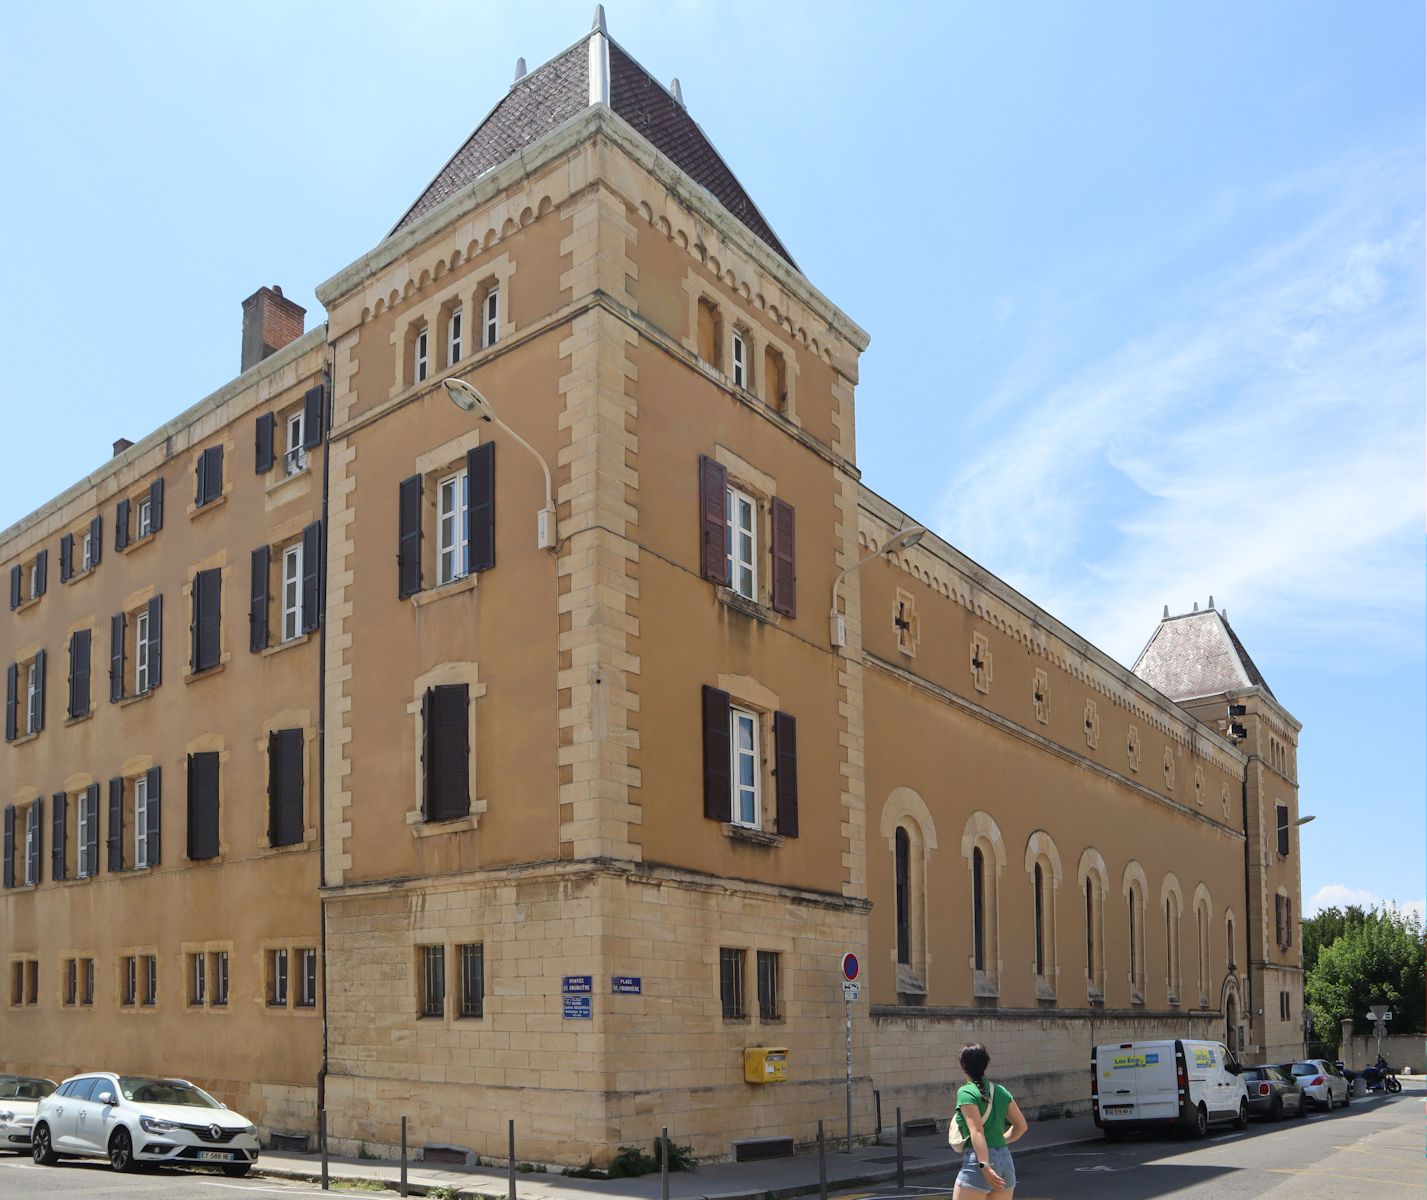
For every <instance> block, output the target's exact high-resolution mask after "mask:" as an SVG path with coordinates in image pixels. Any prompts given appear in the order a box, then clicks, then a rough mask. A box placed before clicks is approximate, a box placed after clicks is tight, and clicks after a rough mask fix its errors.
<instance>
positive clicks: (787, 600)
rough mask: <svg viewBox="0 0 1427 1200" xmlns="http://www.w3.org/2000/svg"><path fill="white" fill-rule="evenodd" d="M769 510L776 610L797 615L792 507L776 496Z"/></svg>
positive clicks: (796, 573)
mask: <svg viewBox="0 0 1427 1200" xmlns="http://www.w3.org/2000/svg"><path fill="white" fill-rule="evenodd" d="M769 513H770V515H771V517H772V521H773V611H774V612H780V613H782V614H783V615H784V616H788V617H796V616H797V615H798V569H797V556H796V553H795V550H794V541H793V528H794V520H793V506H792V505H791V504H789V503H788V502H787V501H786V500H780V499H778V497H777V496H774V497H773V500H772V503H771V504H770V506H769Z"/></svg>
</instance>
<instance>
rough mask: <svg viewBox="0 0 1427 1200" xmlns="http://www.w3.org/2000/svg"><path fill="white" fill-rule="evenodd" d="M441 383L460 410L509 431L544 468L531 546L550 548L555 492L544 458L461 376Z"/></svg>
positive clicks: (551, 548) (553, 546)
mask: <svg viewBox="0 0 1427 1200" xmlns="http://www.w3.org/2000/svg"><path fill="white" fill-rule="evenodd" d="M441 386H442V387H444V388H445V389H446V395H448V396H450V397H451V403H452V404H454V405H455V406H456V407H457V408H459V409H460V410H461V411H462V412H468V413H475V414H476V416H478V417H480V419H481V420H482V421H490V422H491V423H492V424H494V425H499V426H500V427H501V428H502V429H504V430H505V431H506V433H508V434H510V436H511V437H513V438H514V439H515V440H516V441H517V442H519V443H520V445H522V446H524V447H525V448H526V449H527V450H529V451H530V453H531V454H533V455H535V460H536V461H537V462H538V463H539V464H540V469H541V470H542V471H544V472H545V507H544V508H542V509H541V510H540V511H539V512H538V513H536V514H535V548H536V549H537V550H554V549H555V493H554V490H553V489H552V488H551V486H550V467H549V465H548V464H547V463H546V462H545V459H544V457H543V456H542V455H541V453H540V451H539V450H537V449H536V448H535V447H534V446H532V445H531V444H530V443H529V442H527V441H526V440H525V439H524V438H523V437H521V436H520V434H518V433H516V432H515V430H514V429H512V428H511V427H510V426H509V425H507V424H506V423H505V422H504V421H502V420H501V419H500V418H499V417H498V416H496V415H495V409H493V408H492V407H491V402H490V401H489V400H487V399H486V398H485V397H484V396H482V395H481V393H480V392H478V391H476V389H475V388H473V387H472V386H471V385H470V384H469V383H467V382H466V381H465V380H464V379H447V380H445V381H444V382H443V383H442V385H441Z"/></svg>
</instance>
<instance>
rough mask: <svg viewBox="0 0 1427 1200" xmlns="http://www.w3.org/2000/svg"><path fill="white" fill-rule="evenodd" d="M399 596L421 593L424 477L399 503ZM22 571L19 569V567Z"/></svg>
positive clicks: (409, 483) (414, 480) (410, 482)
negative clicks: (422, 482)
mask: <svg viewBox="0 0 1427 1200" xmlns="http://www.w3.org/2000/svg"><path fill="white" fill-rule="evenodd" d="M397 521H398V524H399V530H398V533H397V540H396V594H397V596H398V598H401V599H405V598H406V597H407V596H414V595H415V594H416V593H417V592H419V591H420V590H421V476H420V475H413V476H411V477H410V478H409V479H403V480H402V481H401V489H400V493H399V496H398V500H397ZM17 569H18V568H17Z"/></svg>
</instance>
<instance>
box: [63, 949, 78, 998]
mask: <svg viewBox="0 0 1427 1200" xmlns="http://www.w3.org/2000/svg"><path fill="white" fill-rule="evenodd" d="M78 999H79V960H78V959H77V958H67V959H65V960H64V1002H65V1004H66V1005H69V1004H74V1003H75V1002H76V1001H77V1000H78Z"/></svg>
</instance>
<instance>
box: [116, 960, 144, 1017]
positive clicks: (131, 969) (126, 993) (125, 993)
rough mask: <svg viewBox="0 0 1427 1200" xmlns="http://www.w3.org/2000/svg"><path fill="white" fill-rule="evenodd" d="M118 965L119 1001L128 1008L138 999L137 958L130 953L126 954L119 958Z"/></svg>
mask: <svg viewBox="0 0 1427 1200" xmlns="http://www.w3.org/2000/svg"><path fill="white" fill-rule="evenodd" d="M119 967H120V977H119V987H120V1001H119V1002H120V1003H121V1004H123V1005H124V1006H125V1007H126V1008H128V1007H131V1006H133V1005H134V1004H135V1003H137V1001H138V999H139V960H138V959H137V958H134V957H133V956H132V955H126V956H125V957H124V958H122V959H121V960H120V964H119Z"/></svg>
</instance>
